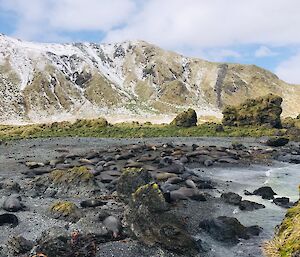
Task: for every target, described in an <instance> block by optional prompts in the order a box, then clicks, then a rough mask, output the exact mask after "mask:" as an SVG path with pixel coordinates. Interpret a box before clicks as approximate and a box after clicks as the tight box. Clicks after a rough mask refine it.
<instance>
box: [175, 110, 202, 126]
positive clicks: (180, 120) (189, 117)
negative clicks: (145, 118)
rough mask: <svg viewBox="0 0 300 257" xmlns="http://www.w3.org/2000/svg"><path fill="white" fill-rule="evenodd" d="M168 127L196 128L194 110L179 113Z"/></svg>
mask: <svg viewBox="0 0 300 257" xmlns="http://www.w3.org/2000/svg"><path fill="white" fill-rule="evenodd" d="M170 125H173V126H178V127H193V126H197V114H196V112H195V110H193V109H188V110H187V111H184V112H182V113H179V114H178V115H177V116H176V118H175V119H174V120H173V121H172V122H171V124H170Z"/></svg>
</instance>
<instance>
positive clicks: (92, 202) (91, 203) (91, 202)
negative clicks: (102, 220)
mask: <svg viewBox="0 0 300 257" xmlns="http://www.w3.org/2000/svg"><path fill="white" fill-rule="evenodd" d="M105 204H106V202H103V201H100V200H98V199H88V200H85V201H82V202H81V203H80V206H81V207H82V208H93V207H98V206H103V205H105Z"/></svg>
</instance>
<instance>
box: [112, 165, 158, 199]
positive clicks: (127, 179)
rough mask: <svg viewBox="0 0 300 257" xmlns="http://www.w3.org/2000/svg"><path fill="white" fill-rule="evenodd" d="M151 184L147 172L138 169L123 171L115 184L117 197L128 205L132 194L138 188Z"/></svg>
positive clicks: (150, 177)
mask: <svg viewBox="0 0 300 257" xmlns="http://www.w3.org/2000/svg"><path fill="white" fill-rule="evenodd" d="M151 182H153V178H152V176H151V173H150V172H149V171H146V170H143V169H138V168H127V169H124V170H123V172H122V175H121V177H120V178H119V180H118V184H117V193H118V196H119V197H120V199H122V200H123V201H124V202H126V203H128V202H129V201H130V200H131V195H132V193H134V192H136V190H137V189H138V188H139V187H141V186H143V185H146V184H148V183H151Z"/></svg>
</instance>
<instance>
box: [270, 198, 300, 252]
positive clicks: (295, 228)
mask: <svg viewBox="0 0 300 257" xmlns="http://www.w3.org/2000/svg"><path fill="white" fill-rule="evenodd" d="M264 252H265V255H266V256H267V257H292V256H298V255H293V254H296V252H297V253H298V254H300V202H298V203H297V204H296V205H295V206H294V207H292V208H290V209H289V210H288V211H287V214H286V216H285V219H284V220H283V222H282V223H281V225H280V227H279V229H278V232H277V234H276V236H275V237H274V239H273V240H271V241H269V242H267V243H266V244H265V247H264Z"/></svg>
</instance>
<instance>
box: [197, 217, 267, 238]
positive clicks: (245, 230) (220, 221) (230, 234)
mask: <svg viewBox="0 0 300 257" xmlns="http://www.w3.org/2000/svg"><path fill="white" fill-rule="evenodd" d="M199 226H200V228H202V229H204V230H205V231H206V232H208V233H209V234H210V235H211V236H212V237H213V238H214V239H216V240H217V241H223V242H226V243H238V241H239V239H240V238H242V239H249V238H250V237H251V236H252V235H257V234H259V233H260V231H261V228H259V227H257V226H252V227H245V226H243V225H242V224H241V223H240V222H239V221H238V220H237V219H236V218H232V217H226V216H220V217H218V218H214V219H208V220H204V221H201V222H200V225H199Z"/></svg>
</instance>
